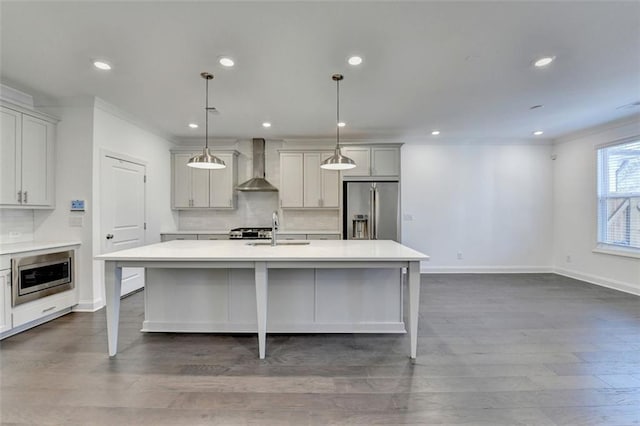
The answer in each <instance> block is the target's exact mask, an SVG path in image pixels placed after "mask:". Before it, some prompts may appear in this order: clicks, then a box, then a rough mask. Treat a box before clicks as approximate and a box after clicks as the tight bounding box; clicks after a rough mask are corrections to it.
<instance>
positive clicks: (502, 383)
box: [0, 274, 640, 425]
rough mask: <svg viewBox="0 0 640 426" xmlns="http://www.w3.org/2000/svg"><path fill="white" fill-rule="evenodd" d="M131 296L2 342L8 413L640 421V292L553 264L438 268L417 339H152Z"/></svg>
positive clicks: (426, 293) (1, 397)
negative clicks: (114, 348) (525, 270)
mask: <svg viewBox="0 0 640 426" xmlns="http://www.w3.org/2000/svg"><path fill="white" fill-rule="evenodd" d="M143 297H144V296H143V293H138V294H135V295H133V296H131V297H128V298H126V299H124V300H123V302H122V314H121V324H120V330H121V334H120V347H119V349H120V351H119V353H118V355H117V357H116V358H114V359H109V357H108V356H107V335H106V321H105V313H104V310H102V311H99V312H96V313H94V314H90V313H73V314H70V315H67V316H64V317H62V318H59V319H57V320H55V321H52V322H50V323H47V324H45V325H42V326H40V327H37V328H34V329H32V330H29V331H27V332H24V333H22V334H19V335H16V336H13V337H11V338H8V339H5V340H4V341H2V342H0V381H1V382H0V410H1V412H0V420H1V423H2V424H5V425H11V424H43V425H63V424H64V425H94V424H96V425H236V424H255V425H307V424H308V425H342V424H363V425H364V424H366V425H371V424H388V425H400V424H419V425H427V424H429V425H431V424H478V425H520V424H523V425H524V424H526V425H596V424H604V425H631V424H640V298H639V297H636V296H632V295H629V294H625V293H620V292H616V291H613V290H608V289H605V288H601V287H597V286H593V285H590V284H587V283H584V282H580V281H576V280H572V279H569V278H565V277H561V276H558V275H553V274H531V275H528V274H525V275H516V274H509V275H423V276H422V294H421V312H420V329H419V342H418V359H417V360H416V361H415V362H411V361H410V360H409V358H408V356H407V354H408V336H406V335H364V334H358V335H353V334H348V335H269V337H268V339H267V342H268V343H267V359H265V360H262V361H261V360H259V359H258V356H257V353H258V348H257V337H256V336H255V335H207V334H143V333H140V331H139V330H140V327H141V323H142V319H143Z"/></svg>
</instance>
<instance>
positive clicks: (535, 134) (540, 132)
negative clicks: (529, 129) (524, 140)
mask: <svg viewBox="0 0 640 426" xmlns="http://www.w3.org/2000/svg"><path fill="white" fill-rule="evenodd" d="M543 133H544V132H543V131H542V130H536V131H535V132H533V136H540V135H541V134H543Z"/></svg>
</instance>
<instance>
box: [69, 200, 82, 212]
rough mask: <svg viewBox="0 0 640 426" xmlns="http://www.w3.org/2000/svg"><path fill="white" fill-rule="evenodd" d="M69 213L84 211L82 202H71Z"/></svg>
mask: <svg viewBox="0 0 640 426" xmlns="http://www.w3.org/2000/svg"><path fill="white" fill-rule="evenodd" d="M71 211H72V212H83V211H84V200H71Z"/></svg>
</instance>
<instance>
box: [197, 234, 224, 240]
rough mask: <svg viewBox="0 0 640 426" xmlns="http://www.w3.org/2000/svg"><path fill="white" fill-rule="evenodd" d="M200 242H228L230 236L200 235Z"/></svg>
mask: <svg viewBox="0 0 640 426" xmlns="http://www.w3.org/2000/svg"><path fill="white" fill-rule="evenodd" d="M198 239H199V240H228V239H229V234H198Z"/></svg>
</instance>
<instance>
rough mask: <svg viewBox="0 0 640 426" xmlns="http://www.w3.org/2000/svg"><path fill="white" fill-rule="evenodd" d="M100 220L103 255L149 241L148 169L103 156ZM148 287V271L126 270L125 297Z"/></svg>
mask: <svg viewBox="0 0 640 426" xmlns="http://www.w3.org/2000/svg"><path fill="white" fill-rule="evenodd" d="M101 166H102V167H101V177H100V178H101V194H100V205H101V208H100V217H101V228H100V229H101V238H102V253H109V252H113V251H118V250H124V249H129V248H133V247H138V246H141V245H144V242H145V166H144V165H142V164H136V163H132V162H130V161H126V160H122V159H118V158H114V157H111V156H107V155H105V156H103V157H102V165H101ZM142 287H144V268H123V270H122V293H121V294H122V295H125V294H128V293H131V292H132V291H135V290H138V289H140V288H142Z"/></svg>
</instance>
